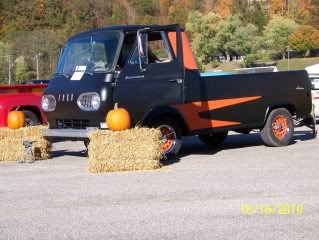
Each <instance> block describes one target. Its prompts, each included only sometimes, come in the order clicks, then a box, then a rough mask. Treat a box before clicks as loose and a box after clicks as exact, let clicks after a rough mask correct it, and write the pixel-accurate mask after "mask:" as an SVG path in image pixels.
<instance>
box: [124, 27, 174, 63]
mask: <svg viewBox="0 0 319 240" xmlns="http://www.w3.org/2000/svg"><path fill="white" fill-rule="evenodd" d="M172 61H173V57H172V53H171V51H170V48H169V46H168V41H167V38H166V35H165V34H164V32H153V33H149V36H148V62H149V64H155V63H168V62H172ZM130 63H131V64H138V63H139V58H138V48H137V46H136V47H135V50H134V53H133V54H132V56H131V60H130Z"/></svg>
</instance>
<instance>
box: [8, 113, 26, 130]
mask: <svg viewBox="0 0 319 240" xmlns="http://www.w3.org/2000/svg"><path fill="white" fill-rule="evenodd" d="M24 125H25V116H24V113H23V112H21V111H12V112H10V113H9V116H8V127H9V128H11V129H18V128H21V127H24Z"/></svg>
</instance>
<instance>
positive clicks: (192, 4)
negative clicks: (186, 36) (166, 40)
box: [168, 0, 201, 27]
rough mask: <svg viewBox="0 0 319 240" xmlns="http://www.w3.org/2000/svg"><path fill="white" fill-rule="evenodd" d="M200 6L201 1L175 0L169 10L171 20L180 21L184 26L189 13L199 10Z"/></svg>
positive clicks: (173, 21)
mask: <svg viewBox="0 0 319 240" xmlns="http://www.w3.org/2000/svg"><path fill="white" fill-rule="evenodd" d="M200 7H201V5H200V3H199V1H196V0H175V1H174V2H173V4H172V5H171V7H170V9H169V12H168V18H169V22H171V23H179V24H180V25H181V26H182V27H184V26H185V24H186V22H187V18H188V13H190V12H192V11H196V10H199V9H200Z"/></svg>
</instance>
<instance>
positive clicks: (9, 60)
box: [8, 55, 12, 86]
mask: <svg viewBox="0 0 319 240" xmlns="http://www.w3.org/2000/svg"><path fill="white" fill-rule="evenodd" d="M8 62H9V68H8V73H9V79H8V80H9V86H10V85H11V78H12V76H11V67H12V64H11V55H9V56H8Z"/></svg>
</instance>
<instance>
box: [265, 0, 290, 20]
mask: <svg viewBox="0 0 319 240" xmlns="http://www.w3.org/2000/svg"><path fill="white" fill-rule="evenodd" d="M286 1H288V0H270V6H269V9H270V12H271V15H279V16H284V14H285V9H286Z"/></svg>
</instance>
